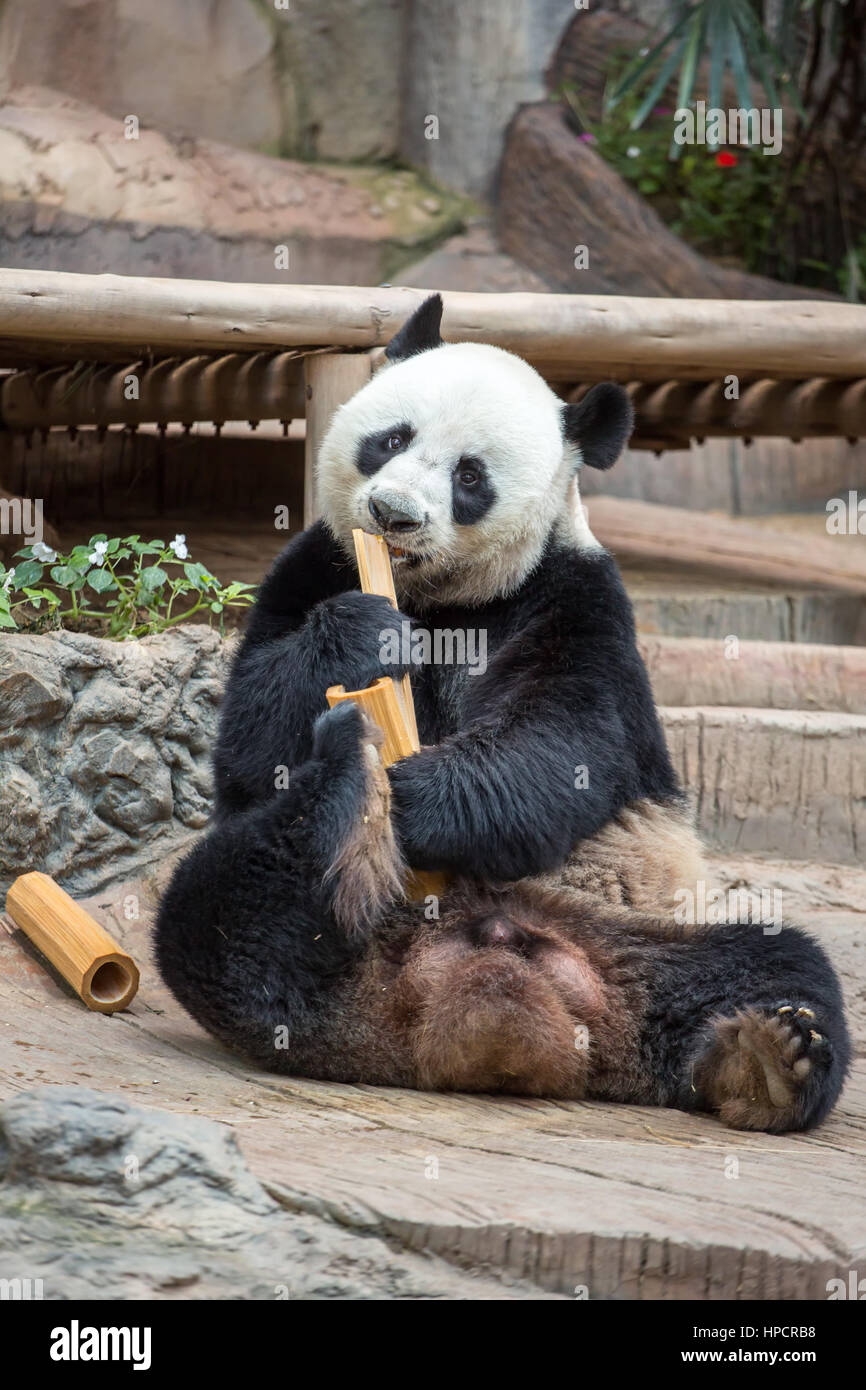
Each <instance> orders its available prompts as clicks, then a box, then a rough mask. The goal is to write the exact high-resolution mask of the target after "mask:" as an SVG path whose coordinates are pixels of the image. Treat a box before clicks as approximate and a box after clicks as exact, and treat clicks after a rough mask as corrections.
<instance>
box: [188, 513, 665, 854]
mask: <svg viewBox="0 0 866 1390" xmlns="http://www.w3.org/2000/svg"><path fill="white" fill-rule="evenodd" d="M357 584H358V578H357V573H356V571H355V569H354V566H353V565H351V564H350V563H349V562H348V561H347V560H346V559H345V557H344V556H343V554H342V552H341V551H340V549H339V548H338V546H337V545H336V543H335V542H334V541H333V540H332V539H331V538H330V536H329V533H328V532H327V530H326V528H325V527H324V525H323V524H322V523H316V525H315V526H313V527H311V528H310V530H309V531H306V532H304V533H303V535H301V536H299V537H297V538H296V539H295V540H294V541H292V542H291V543H290V544H289V546H288V547H287V549H286V550H285V551H284V552H283V554H282V555H281V556H280V558H279V559H278V560H277V562H276V564H275V566H274V568H273V569H272V570H271V573H270V574H269V575H268V578H267V579H266V580H265V583H264V585H263V586H262V590H261V593H260V597H259V600H258V603H257V604H256V606H255V608H254V610H253V614H252V618H251V621H250V625H249V629H248V632H247V635H246V637H245V638H244V641H243V644H242V647H241V650H240V652H239V654H238V657H237V660H236V661H235V664H234V667H233V670H232V673H231V676H230V679H229V683H228V688H227V692H226V699H225V704H224V707H223V714H222V722H221V726H220V734H219V739H218V743H217V749H216V757H215V770H216V806H217V814H218V815H220V816H223V815H226V814H227V813H229V812H230V811H234V810H238V809H244V808H246V807H249V806H252V805H254V804H256V803H257V802H260V801H262V800H266V799H268V798H271V797H273V796H274V795H275V791H274V777H275V769H276V768H277V767H279V766H287V767H290V768H291V767H293V766H296V765H297V764H298V763H300V762H303V761H304V760H305V759H306V758H307V757H308V756H309V750H310V746H311V739H312V727H313V723H314V721H315V720H316V718H317V717H318V715H320V714H321V713H322V712H323V711H324V709H325V708H326V701H325V691H326V689H327V687H328V686H329V685H334V684H343V685H345V687H346V689H347V690H353V689H359V688H360V687H362V686H364V685H367V684H369V682H370V681H371V680H373V679H375V677H377V676H379V675H392V676H393V675H401V674H402V671H403V668H401V667H394V666H388V667H385V666H383V665H382V663H381V661H380V659H379V651H380V647H381V643H382V636H381V634H382V633H383V632H384V631H386V630H392V629H393V628H394V627H395V626H398V625H399V623H400V621H401V620H402V619H403V618H404V617H408V618H410V619H411V618H412V617H413V616H415V615H413V614H412V613H411V612H409V613H408V614H397V615H395V614H394V612H393V610H392V609H390V608H389V606H388V604H387V601H386V600H384V599H377V598H374V597H372V596H369V595H362V594H360V593H358V592H352V590H353V589H354V586H356V585H357ZM426 621H428V622H431V621H433V619H432V618H431V616H430V615H429V614H428V615H427V618H426ZM435 624H436V626H437V627H439V628H443V629H447V628H450V629H457V630H460V629H464V630H465V629H466V628H474V629H483V630H485V631H486V633H487V655H488V666H487V670H486V671H485V672H484V674H482V675H477V676H469V675H468V674H467V672H466V671H465V669H460V668H457V669H455V668H454V667H453V666H442V665H432V664H431V665H428V666H423V667H416V666H413V668H412V689H413V694H414V697H415V707H416V714H417V719H418V729H419V733H420V737H421V743H422V744H426V745H435V746H434V747H428V748H425V749H423V750H422V752H421V753H418V754H416V755H415V757H413V758H410V759H407V760H405V761H404V762H402V763H398V764H396V765H395V766H394V767H393V768H392V769H391V785H392V789H393V795H394V817H395V823H396V828H397V834H398V837H399V840H400V842H401V844H402V847H403V850H404V853H405V855H406V858H407V860H408V861H409V863H411V864H412V865H413V866H414V867H416V868H443V869H448V870H451V871H455V872H460V873H469V874H474V875H477V876H479V877H481V878H484V879H489V880H500V881H501V880H509V879H515V878H520V877H523V876H524V875H527V874H536V873H539V872H541V871H543V870H549V869H554V868H556V867H557V866H558V865H559V864H561V863H562V862H563V861H564V860H565V859H566V857H567V855H568V854H569V852H570V850H571V849H572V847H573V846H574V845H575V844H576V843H577V842H578V841H579V840H581V839H583V838H585V837H586V836H588V835H591V834H593V833H594V832H595V831H596V830H598V829H600V828H601V826H603V825H604V824H605V823H606V822H607V821H608V820H609V819H610V818H611V817H612V816H614V815H616V813H617V812H618V811H619V810H621V809H622V808H623V807H624V806H626V805H627V804H628V803H630V802H633V801H637V800H640V799H641V798H644V797H648V798H650V799H651V800H654V801H666V800H672V799H674V798H676V797H677V796H678V794H679V789H678V786H677V782H676V778H675V776H674V772H673V769H672V767H671V764H670V760H669V757H668V754H667V750H666V747H665V742H664V737H663V734H662V731H661V728H660V726H659V722H658V717H657V715H656V711H655V707H654V705H653V700H652V694H651V692H650V687H649V681H648V679H647V675H646V671H645V669H644V666H643V662H642V661H641V658H640V656H639V654H638V651H637V647H636V643H635V634H634V624H633V619H632V613H631V607H630V604H629V601H628V598H627V596H626V593H625V590H624V589H623V586H622V581H621V579H620V577H619V573H618V571H617V568H616V564H615V562H614V561H613V559H612V558H611V556H610V555H608V554H607V553H606V552H604V551H598V552H580V553H578V552H576V551H575V550H573V549H570V548H565V547H562V546H558V545H557V544H555V543H554V542H551V544H550V545H549V547H548V550H547V553H546V554H545V556H544V558H543V560H542V562H541V564H540V565H539V566H538V568H537V569H536V570H535V571H534V573H533V574H532V575H530V577H529V578H528V579H527V580H526V582H525V583H524V585H523V587H522V588H521V589H520V590H519V591H518V592H517V593H516V594H514V595H512V596H511V597H509V598H507V599H498V600H496V601H494V602H492V603H488V604H484V605H482V606H480V607H477V608H471V609H468V608H458V607H447V608H438V609H436V610H435ZM578 768H585V769H586V771H587V775H588V786H585V787H576V786H575V780H576V777H577V779H578V780H581V778H580V775H579V774H576V769H578Z"/></svg>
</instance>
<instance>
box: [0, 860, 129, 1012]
mask: <svg viewBox="0 0 866 1390" xmlns="http://www.w3.org/2000/svg"><path fill="white" fill-rule="evenodd" d="M6 911H7V912H8V914H9V916H10V917H11V918H12V921H13V922H14V923H15V926H16V927H20V929H21V931H23V932H25V933H26V935H27V936H29V938H30V940H31V941H32V942H33V944H34V946H37V947H38V948H39V950H40V951H41V952H42V954H43V956H45V957H46V959H47V960H49V961H50V962H51V964H52V965H53V966H54V967H55V968H56V969H57V970H59V972H60V974H61V975H62V976H63V978H64V980H68V982H69V984H71V986H72V988H73V989H74V990H75V993H76V994H77V995H78V996H79V998H80V999H82V1000H83V1001H84V1003H85V1004H86V1005H87V1007H88V1009H93V1010H94V1011H95V1012H96V1013H101V1014H113V1013H116V1012H117V1011H118V1009H125V1008H126V1006H127V1005H128V1004H130V1003H131V1002H132V1000H133V999H134V998H135V995H136V992H137V990H138V978H139V977H138V966H137V965H136V963H135V961H134V960H133V959H132V957H131V956H128V955H127V954H126V952H125V951H121V949H120V947H119V946H118V945H117V943H116V942H115V941H112V939H111V937H110V936H109V935H108V933H107V932H105V931H103V930H102V927H101V926H100V925H99V923H98V922H96V921H94V919H93V918H92V917H91V916H90V913H89V912H85V911H84V908H83V907H80V906H79V905H78V903H77V902H75V901H74V900H73V899H72V898H70V896H69V894H68V893H65V892H64V890H63V889H62V888H61V887H60V886H59V885H58V884H56V883H55V882H54V880H53V878H49V876H48V874H41V873H30V874H22V875H21V876H20V878H16V880H15V882H14V883H13V884H12V887H11V888H10V889H9V891H8V893H7V894H6Z"/></svg>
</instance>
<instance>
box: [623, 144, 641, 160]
mask: <svg viewBox="0 0 866 1390" xmlns="http://www.w3.org/2000/svg"><path fill="white" fill-rule="evenodd" d="M626 154H627V155H628V157H629V159H637V157H638V155H639V154H640V145H629V147H628V149H627V150H626Z"/></svg>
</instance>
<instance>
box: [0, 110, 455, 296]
mask: <svg viewBox="0 0 866 1390" xmlns="http://www.w3.org/2000/svg"><path fill="white" fill-rule="evenodd" d="M465 201H466V200H465V199H462V198H460V197H456V196H454V195H453V194H449V193H446V192H436V193H435V195H434V192H433V190H432V189H431V187H430V185H429V183H427V182H426V180H425V179H424V178H423V177H422V176H420V175H419V174H417V173H415V172H413V171H410V170H408V169H391V168H370V167H359V166H355V165H347V164H343V165H339V166H338V165H335V164H327V165H325V164H308V163H304V162H302V161H300V160H297V159H276V158H273V157H272V156H270V155H266V154H252V153H249V152H248V151H244V150H239V149H236V148H233V147H232V146H230V145H228V144H222V143H218V142H216V141H214V140H210V139H206V138H204V137H202V136H199V135H196V136H182V137H181V136H177V135H171V134H165V133H162V132H161V131H159V130H154V129H147V128H146V126H145V125H144V124H142V126H141V128H140V130H139V131H138V132H137V138H135V139H127V138H126V132H125V127H124V125H123V122H122V120H120V119H119V118H117V117H115V116H109V115H106V114H105V113H104V112H103V111H101V110H100V109H99V108H98V107H96V106H94V105H91V104H90V103H88V102H85V101H80V100H78V99H77V98H74V97H69V96H65V97H64V96H60V95H58V93H57V92H54V91H52V90H50V89H49V88H45V87H20V88H16V89H15V90H14V91H12V92H10V93H7V94H6V97H5V100H3V99H0V264H2V265H6V266H15V267H34V268H37V269H48V270H52V269H53V270H69V271H81V272H85V273H90V274H98V273H100V272H101V271H103V270H104V269H105V267H106V266H110V267H111V269H112V270H113V271H116V272H117V273H118V274H122V275H161V276H179V277H181V278H185V277H189V278H199V279H201V278H205V279H222V280H239V281H247V282H249V281H252V282H254V283H257V284H258V283H262V282H278V283H282V284H285V283H287V282H294V283H297V284H329V283H334V282H336V283H339V284H359V285H376V284H379V283H380V282H381V281H383V280H389V279H391V278H393V275H394V273H395V272H396V271H397V269H398V268H399V267H400V266H402V265H403V264H405V262H406V261H409V260H414V259H416V258H417V257H418V256H420V255H423V254H425V253H426V252H427V251H428V250H429V248H430V247H431V246H432V245H435V244H436V243H437V242H438V241H440V240H441V239H442V238H443V237H444V236H447V235H448V234H449V233H450V232H453V231H454V230H455V229H456V228H457V227H459V226H460V225H461V219H462V216H463V212H464V204H465ZM278 246H279V247H285V248H286V250H285V253H283V254H282V255H281V256H280V257H278V256H277V254H276V252H277V247H278Z"/></svg>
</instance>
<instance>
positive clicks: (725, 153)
mask: <svg viewBox="0 0 866 1390" xmlns="http://www.w3.org/2000/svg"><path fill="white" fill-rule="evenodd" d="M739 162H740V161H739V160H738V159H737V156H736V155H735V154H731V152H730V150H722V151H721V153H720V154H717V155H716V163H717V164H719V165H721V167H722V168H723V169H733V168H734V167H735V165H737V164H739Z"/></svg>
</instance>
